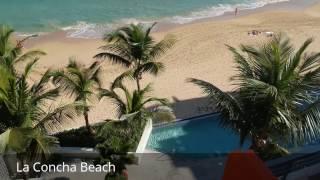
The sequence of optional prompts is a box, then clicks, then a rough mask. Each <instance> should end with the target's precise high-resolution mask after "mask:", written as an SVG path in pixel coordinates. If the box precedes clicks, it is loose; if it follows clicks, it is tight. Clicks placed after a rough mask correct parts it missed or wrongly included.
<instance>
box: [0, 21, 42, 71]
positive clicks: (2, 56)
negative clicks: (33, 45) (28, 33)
mask: <svg viewBox="0 0 320 180" xmlns="http://www.w3.org/2000/svg"><path fill="white" fill-rule="evenodd" d="M13 33H14V30H13V29H11V28H10V27H8V26H5V25H0V64H1V65H2V66H4V67H6V68H7V70H8V71H9V72H11V73H16V69H15V67H14V66H15V65H16V64H17V63H20V62H26V61H27V60H34V59H35V58H37V57H39V56H43V55H45V53H44V52H42V51H39V50H33V51H28V52H26V53H24V54H22V43H23V41H24V40H21V41H18V42H17V43H16V44H14V43H12V42H11V41H12V39H11V36H12V34H13Z"/></svg>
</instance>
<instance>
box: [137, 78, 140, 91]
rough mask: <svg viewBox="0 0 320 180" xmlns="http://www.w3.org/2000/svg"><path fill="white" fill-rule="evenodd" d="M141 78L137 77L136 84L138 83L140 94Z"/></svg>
mask: <svg viewBox="0 0 320 180" xmlns="http://www.w3.org/2000/svg"><path fill="white" fill-rule="evenodd" d="M139 78H140V77H137V79H136V82H137V88H138V92H140V79H139Z"/></svg>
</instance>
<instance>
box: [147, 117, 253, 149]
mask: <svg viewBox="0 0 320 180" xmlns="http://www.w3.org/2000/svg"><path fill="white" fill-rule="evenodd" d="M219 118H220V117H219V115H218V114H215V115H210V116H205V117H200V118H196V119H192V120H185V121H181V122H175V123H169V124H166V125H162V126H159V127H154V128H153V130H152V133H151V135H150V137H149V140H148V144H147V149H149V150H154V151H159V152H163V153H210V154H218V155H219V154H225V153H228V152H231V151H233V150H238V149H240V145H239V136H238V135H237V134H236V133H234V132H233V131H231V130H229V129H224V128H222V127H221V126H220V125H219ZM248 147H249V142H248V141H247V142H245V144H244V145H243V147H242V148H243V149H247V148H248Z"/></svg>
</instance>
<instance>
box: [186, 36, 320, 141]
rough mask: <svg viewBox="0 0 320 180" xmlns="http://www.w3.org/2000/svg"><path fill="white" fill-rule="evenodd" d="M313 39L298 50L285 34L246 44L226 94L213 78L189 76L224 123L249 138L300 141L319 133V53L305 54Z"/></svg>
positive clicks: (310, 139) (232, 49)
mask: <svg viewBox="0 0 320 180" xmlns="http://www.w3.org/2000/svg"><path fill="white" fill-rule="evenodd" d="M311 43H312V39H308V40H307V41H305V42H304V43H303V45H302V46H301V47H300V48H299V49H298V50H297V51H295V50H294V48H293V46H292V44H291V43H290V41H289V39H287V38H284V37H283V36H282V35H279V36H276V37H274V38H273V39H272V40H271V41H270V42H268V43H266V44H263V45H262V46H259V47H254V46H246V45H241V47H240V52H239V51H238V50H237V49H235V48H233V47H229V49H230V51H231V52H232V53H233V54H234V60H235V63H236V70H237V72H238V74H237V75H236V76H235V77H233V78H232V82H233V83H234V84H235V85H237V86H238V88H237V89H236V90H235V91H233V92H232V93H225V92H223V91H222V90H220V89H219V88H218V87H216V86H214V85H212V84H210V83H209V82H206V81H202V80H198V79H189V80H188V81H189V82H192V83H194V84H196V85H198V86H200V87H201V88H202V89H203V91H204V93H206V94H207V95H208V96H209V98H211V100H212V101H213V102H215V103H216V105H217V108H218V110H219V111H220V112H221V114H222V117H223V118H222V120H221V125H222V126H223V127H226V128H231V129H233V130H235V131H236V132H238V133H239V134H240V143H241V144H243V142H244V140H245V139H246V138H247V137H250V138H251V139H252V142H253V145H254V146H257V142H258V141H259V140H261V139H262V140H265V141H266V142H277V141H279V140H281V142H287V143H293V144H297V143H301V142H305V141H312V140H314V139H316V138H319V135H320V121H319V118H320V117H319V116H320V111H319V110H320V109H319V106H318V104H319V100H318V99H317V98H315V96H314V95H316V94H318V92H319V82H320V81H319V80H320V79H319V77H320V53H306V52H305V50H306V49H307V47H308V46H309V45H310V44H311Z"/></svg>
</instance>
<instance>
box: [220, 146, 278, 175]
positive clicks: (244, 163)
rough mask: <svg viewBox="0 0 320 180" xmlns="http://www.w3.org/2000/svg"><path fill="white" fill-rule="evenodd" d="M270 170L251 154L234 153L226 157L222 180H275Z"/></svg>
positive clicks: (248, 152) (251, 152)
mask: <svg viewBox="0 0 320 180" xmlns="http://www.w3.org/2000/svg"><path fill="white" fill-rule="evenodd" d="M276 179H277V178H276V177H274V176H273V175H272V172H271V171H270V169H268V168H267V166H266V165H265V164H264V163H263V161H262V160H261V159H260V158H259V157H258V156H257V155H256V154H255V153H254V152H253V151H247V152H240V151H236V152H233V153H231V154H229V156H228V160H227V163H226V166H225V169H224V175H223V180H276Z"/></svg>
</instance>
